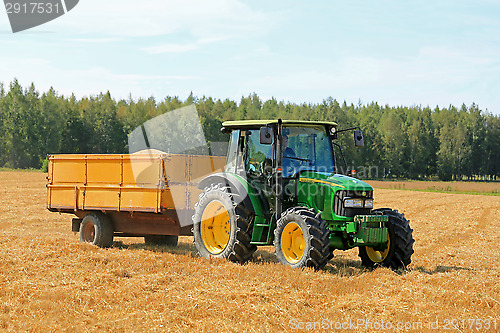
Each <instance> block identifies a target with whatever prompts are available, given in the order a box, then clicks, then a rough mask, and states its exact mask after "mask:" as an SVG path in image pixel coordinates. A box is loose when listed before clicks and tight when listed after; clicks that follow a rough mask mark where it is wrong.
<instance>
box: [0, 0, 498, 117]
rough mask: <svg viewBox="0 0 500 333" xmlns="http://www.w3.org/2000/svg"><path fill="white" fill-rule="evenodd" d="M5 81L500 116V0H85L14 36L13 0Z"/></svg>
mask: <svg viewBox="0 0 500 333" xmlns="http://www.w3.org/2000/svg"><path fill="white" fill-rule="evenodd" d="M0 45H1V46H0V82H4V84H8V83H9V82H10V81H11V80H12V79H14V78H17V79H18V80H19V81H20V82H21V83H22V84H23V85H29V84H30V83H31V82H34V83H35V85H36V86H37V88H38V89H39V90H41V91H46V90H47V89H49V87H50V86H53V87H54V88H55V89H56V90H57V91H58V92H59V93H61V94H65V95H67V94H70V93H73V92H74V93H75V94H76V96H77V97H82V96H88V95H95V94H98V93H99V92H101V91H107V90H109V91H110V92H111V94H112V95H113V96H114V97H115V98H116V99H119V98H127V97H128V96H129V94H131V95H132V97H133V98H134V99H137V98H140V97H143V98H148V97H149V96H154V97H155V98H156V99H158V100H161V99H163V98H164V97H165V96H167V95H169V96H179V97H181V98H182V99H185V98H187V96H188V95H189V93H190V92H191V91H192V92H193V93H194V94H195V95H196V96H198V97H201V96H203V95H205V96H211V97H214V98H221V99H225V98H230V99H235V100H239V99H240V98H241V96H247V95H248V94H250V93H252V92H256V93H257V94H258V95H259V96H260V97H261V98H262V99H264V100H266V99H269V98H271V97H274V98H276V99H278V100H284V101H291V102H295V103H302V102H311V103H319V102H321V101H322V100H323V99H326V98H328V97H332V98H335V99H337V100H338V101H340V102H342V101H344V100H346V101H347V102H348V103H355V104H356V103H358V101H359V100H361V102H362V103H370V102H372V101H375V102H378V103H379V104H389V105H406V106H411V105H422V106H427V105H429V106H431V107H435V106H436V105H439V106H440V107H447V106H449V105H450V104H453V105H455V106H461V105H462V103H465V104H466V105H470V104H471V103H472V102H475V103H476V104H478V105H479V107H480V108H481V109H483V110H486V109H487V110H488V111H490V112H492V113H494V114H500V84H499V80H500V1H493V0H478V1H439V2H437V1H412V2H408V1H404V2H403V1H308V2H306V1H281V0H279V1H262V0H257V1H238V0H214V1H203V0H184V1H170V0H150V1H128V0H121V1H117V0H106V1H97V0H81V1H80V3H79V4H78V5H77V6H76V7H75V8H74V9H73V10H72V11H70V12H68V13H67V14H66V15H64V16H62V17H60V18H58V19H56V20H54V21H51V22H49V23H47V24H44V25H42V26H39V27H36V28H33V29H30V30H27V31H24V32H20V33H16V34H13V33H12V32H11V31H10V25H9V21H8V18H7V14H6V13H5V11H0Z"/></svg>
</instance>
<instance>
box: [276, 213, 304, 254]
mask: <svg viewBox="0 0 500 333" xmlns="http://www.w3.org/2000/svg"><path fill="white" fill-rule="evenodd" d="M305 245H306V242H305V239H304V233H303V232H302V228H300V226H299V225H298V224H297V223H295V222H291V223H288V224H287V225H286V226H285V228H284V229H283V233H282V234H281V251H282V252H283V256H284V257H285V259H286V260H287V261H288V262H289V263H291V264H294V263H297V262H299V261H300V259H302V256H303V255H304V248H305Z"/></svg>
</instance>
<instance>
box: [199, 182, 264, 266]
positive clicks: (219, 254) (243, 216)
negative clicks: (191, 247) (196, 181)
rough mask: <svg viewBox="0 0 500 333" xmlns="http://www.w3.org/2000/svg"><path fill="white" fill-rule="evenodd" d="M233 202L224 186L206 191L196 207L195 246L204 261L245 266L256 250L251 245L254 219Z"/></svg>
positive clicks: (215, 186) (213, 187) (220, 185)
mask: <svg viewBox="0 0 500 333" xmlns="http://www.w3.org/2000/svg"><path fill="white" fill-rule="evenodd" d="M240 205H241V204H239V203H237V202H235V200H234V199H233V194H232V193H231V192H230V190H229V188H228V187H226V186H224V185H223V184H217V185H212V186H210V187H207V188H206V189H205V191H204V192H203V193H202V194H201V195H200V198H199V200H198V203H196V205H195V209H194V215H193V235H194V243H195V245H196V248H197V250H198V253H199V255H200V256H202V257H204V258H211V257H213V258H227V259H229V260H230V261H234V262H239V263H244V262H246V261H247V260H248V259H250V258H251V257H252V254H253V253H254V252H255V250H256V249H257V247H256V246H255V245H251V244H250V241H251V238H250V233H251V222H252V220H253V216H250V214H249V212H248V210H247V209H245V208H244V207H242V206H240Z"/></svg>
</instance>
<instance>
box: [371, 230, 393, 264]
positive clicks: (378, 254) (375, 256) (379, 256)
mask: <svg viewBox="0 0 500 333" xmlns="http://www.w3.org/2000/svg"><path fill="white" fill-rule="evenodd" d="M390 247H391V240H390V238H389V235H387V248H386V249H385V250H383V251H377V250H374V249H373V247H369V246H367V247H366V254H367V255H368V258H370V260H371V261H373V262H378V263H380V262H382V261H384V260H385V258H387V255H388V254H389V248H390Z"/></svg>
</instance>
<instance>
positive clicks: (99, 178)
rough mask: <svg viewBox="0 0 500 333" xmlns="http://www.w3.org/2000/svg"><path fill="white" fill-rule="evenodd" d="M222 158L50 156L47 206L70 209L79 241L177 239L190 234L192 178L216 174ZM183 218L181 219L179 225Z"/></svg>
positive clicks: (197, 191)
mask: <svg viewBox="0 0 500 333" xmlns="http://www.w3.org/2000/svg"><path fill="white" fill-rule="evenodd" d="M224 165H225V157H214V156H200V155H175V154H165V153H162V152H158V151H153V152H142V153H141V152H139V153H135V154H116V155H115V154H103V155H97V154H89V155H51V156H49V170H48V176H47V180H48V182H47V208H48V209H49V210H50V211H53V212H61V213H70V214H74V215H76V216H77V217H78V218H74V219H73V225H72V230H73V231H75V232H79V234H80V240H81V241H83V242H89V243H92V244H95V245H99V246H103V247H106V246H110V245H111V244H112V242H113V237H114V236H128V237H130V236H142V237H145V239H146V242H151V243H166V244H170V245H174V243H175V244H176V243H177V236H178V235H190V234H191V225H187V224H186V223H185V221H190V220H191V216H192V214H193V209H194V205H195V203H196V202H197V200H198V195H199V194H200V193H201V190H200V189H198V182H199V181H200V180H202V179H203V178H204V177H206V176H207V175H209V174H211V173H215V172H220V171H222V170H223V168H224ZM183 221H184V223H183Z"/></svg>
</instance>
